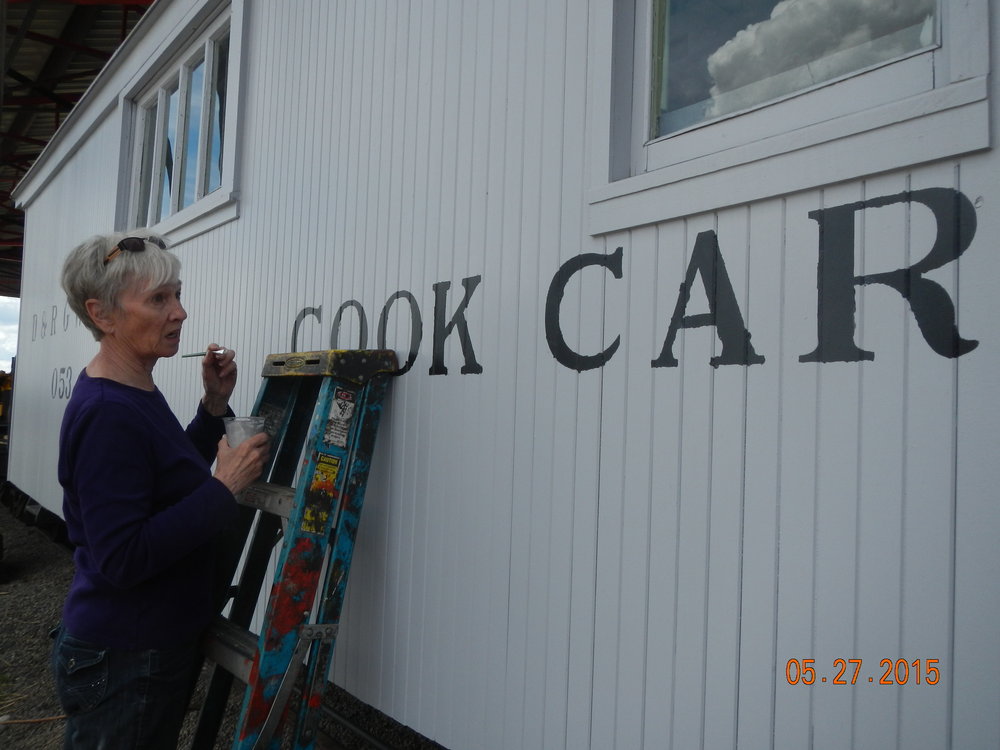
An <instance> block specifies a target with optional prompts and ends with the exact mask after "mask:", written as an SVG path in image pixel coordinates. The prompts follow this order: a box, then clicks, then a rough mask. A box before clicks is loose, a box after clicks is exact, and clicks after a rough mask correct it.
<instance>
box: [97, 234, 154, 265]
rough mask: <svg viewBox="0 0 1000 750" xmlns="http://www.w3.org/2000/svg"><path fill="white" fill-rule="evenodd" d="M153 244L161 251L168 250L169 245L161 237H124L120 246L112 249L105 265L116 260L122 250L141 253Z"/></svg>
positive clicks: (119, 242) (119, 243)
mask: <svg viewBox="0 0 1000 750" xmlns="http://www.w3.org/2000/svg"><path fill="white" fill-rule="evenodd" d="M147 242H152V243H153V244H154V245H156V246H157V247H158V248H160V250H166V249H167V243H165V242H164V241H163V240H161V239H160V238H159V237H123V238H122V239H120V240H118V244H117V245H115V246H114V247H113V248H111V252H110V253H108V254H107V256H105V258H104V265H108V263H110V262H111V261H112V260H114V259H115V258H116V257H117V256H118V255H119V254H121V251H122V250H127V251H128V252H130V253H141V252H142V251H143V250H145V249H146V243H147Z"/></svg>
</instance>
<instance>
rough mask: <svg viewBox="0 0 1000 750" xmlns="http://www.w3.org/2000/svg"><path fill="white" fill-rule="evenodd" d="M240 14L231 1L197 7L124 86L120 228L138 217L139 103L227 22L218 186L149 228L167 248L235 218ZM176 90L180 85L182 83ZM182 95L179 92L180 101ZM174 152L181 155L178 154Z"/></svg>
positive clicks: (236, 1)
mask: <svg viewBox="0 0 1000 750" xmlns="http://www.w3.org/2000/svg"><path fill="white" fill-rule="evenodd" d="M244 14H245V0H231V2H227V1H226V0H206V1H204V2H199V3H196V4H195V6H194V7H192V8H191V10H190V12H189V13H188V14H187V15H186V16H185V18H184V19H183V21H182V22H181V23H179V24H178V25H177V26H176V27H175V33H174V34H171V36H170V38H169V39H166V40H164V42H163V43H162V44H161V46H160V48H159V49H157V51H156V53H155V54H154V55H152V56H150V58H149V59H148V60H147V62H146V63H145V64H144V65H143V66H142V67H141V68H140V69H139V70H138V71H137V72H136V73H135V75H134V76H133V77H132V79H131V80H130V81H129V83H128V85H127V86H125V87H124V90H123V91H122V94H121V97H120V99H119V105H120V107H121V111H122V112H123V131H124V133H125V134H126V137H125V138H124V139H123V142H124V143H125V144H126V145H125V148H126V151H125V153H126V155H127V157H128V158H126V159H123V169H122V177H123V179H122V180H121V181H120V185H121V189H122V191H123V192H122V196H121V200H120V201H119V217H118V221H117V224H118V225H119V227H120V228H122V229H125V228H131V227H133V226H134V225H135V223H136V217H137V216H138V215H139V206H138V193H139V184H140V170H141V165H142V146H143V144H142V137H141V134H140V133H138V132H137V126H139V125H140V123H141V113H140V102H141V101H143V96H144V95H146V99H147V100H148V93H149V91H150V88H151V87H152V86H153V85H155V84H156V83H157V82H158V81H160V80H162V79H164V78H166V77H168V76H169V75H170V73H171V72H172V71H174V70H180V68H181V66H182V65H189V63H190V61H191V59H193V58H194V57H197V56H198V55H197V53H195V52H194V50H193V45H194V44H195V43H194V42H192V39H193V38H194V39H204V38H205V36H206V35H212V34H216V33H217V31H218V29H219V28H220V26H221V25H223V24H225V23H226V21H225V19H226V18H228V27H229V62H228V70H227V82H226V87H227V88H226V114H225V124H224V127H225V138H224V139H223V150H222V163H223V165H224V168H223V173H222V181H221V184H220V186H219V187H218V188H217V189H216V190H214V191H212V192H211V193H209V194H207V195H205V196H204V197H202V198H200V199H198V200H196V201H195V202H194V203H192V204H191V205H189V206H187V207H185V208H182V209H180V210H176V211H175V212H174V213H171V214H170V215H169V216H166V217H164V218H162V219H161V220H160V221H159V222H157V223H156V224H153V225H151V226H150V229H153V230H155V231H156V232H157V233H158V234H161V235H164V236H166V237H168V238H169V239H170V241H171V243H172V244H174V245H176V244H178V243H180V242H183V241H185V240H188V239H191V238H192V237H196V236H197V235H199V234H202V233H204V232H207V231H210V230H211V229H214V228H215V227H218V226H221V225H222V224H225V223H226V222H229V221H232V220H234V219H236V218H238V217H239V176H240V164H239V162H238V160H237V155H238V153H239V141H240V137H241V128H240V116H239V114H240V111H241V100H242V79H243V75H242V69H243V54H242V53H243V39H244V33H245V27H246V24H245V20H244ZM185 58H187V59H185ZM182 79H183V77H182ZM180 85H181V86H183V80H182V81H181V84H180ZM208 89H209V86H207V85H206V86H205V90H206V91H207V90H208ZM183 94H184V92H183V91H182V92H181V96H183ZM161 99H162V97H161ZM178 99H180V97H179V98H178ZM163 104H164V102H163V101H160V103H159V105H158V106H159V107H162V106H163ZM201 131H202V132H200V133H199V139H205V138H207V137H208V133H207V118H203V122H202V128H201ZM178 138H179V139H180V140H183V138H186V133H184V135H181V131H180V130H178ZM159 148H160V139H157V142H156V150H157V151H159ZM178 152H179V153H183V151H181V150H180V149H178ZM153 158H154V160H158V159H160V158H162V156H161V155H157V154H154V156H153ZM199 172H201V170H199ZM197 179H198V181H199V185H202V184H203V183H202V180H203V179H204V178H203V176H202V175H200V174H199V176H198V177H197ZM159 190H160V185H159V181H154V182H153V184H152V185H151V191H150V192H151V193H152V194H154V195H159ZM175 203H176V200H175ZM174 208H176V205H175V206H174Z"/></svg>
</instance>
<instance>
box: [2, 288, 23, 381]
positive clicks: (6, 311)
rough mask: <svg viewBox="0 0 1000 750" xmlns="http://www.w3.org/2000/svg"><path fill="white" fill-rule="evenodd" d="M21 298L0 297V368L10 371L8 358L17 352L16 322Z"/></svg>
mask: <svg viewBox="0 0 1000 750" xmlns="http://www.w3.org/2000/svg"><path fill="white" fill-rule="evenodd" d="M20 311H21V300H19V299H16V298H14V297H0V370H3V371H4V372H10V360H11V357H13V356H14V355H15V354H17V323H18V318H19V317H20Z"/></svg>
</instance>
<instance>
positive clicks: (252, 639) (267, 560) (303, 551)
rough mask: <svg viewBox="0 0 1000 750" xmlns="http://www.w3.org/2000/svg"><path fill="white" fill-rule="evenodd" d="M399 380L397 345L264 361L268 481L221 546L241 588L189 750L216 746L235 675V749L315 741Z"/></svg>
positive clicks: (215, 630)
mask: <svg viewBox="0 0 1000 750" xmlns="http://www.w3.org/2000/svg"><path fill="white" fill-rule="evenodd" d="M396 372H397V362H396V355H395V353H394V352H393V351H391V350H328V351H318V352H295V353H290V354H271V355H268V356H267V357H266V359H265V362H264V367H263V370H262V383H261V387H260V391H259V392H258V395H257V399H256V402H255V404H254V407H253V410H252V414H254V415H256V416H262V417H264V419H265V425H266V427H265V429H266V431H267V432H268V434H269V435H270V439H271V453H270V459H269V462H268V465H267V467H266V469H265V472H264V475H263V476H262V478H261V480H260V481H258V482H256V483H254V484H253V485H252V486H251V487H249V488H248V489H247V490H245V491H244V492H243V493H241V495H240V497H238V498H237V499H238V501H239V504H240V512H239V518H238V521H237V523H236V524H235V525H234V527H233V528H232V529H231V530H230V531H229V532H227V534H226V537H225V539H224V541H223V543H222V544H221V547H222V549H221V554H220V558H221V561H220V563H219V566H218V568H219V569H218V572H217V578H218V579H219V580H220V581H222V582H226V583H227V584H228V582H229V581H232V584H231V585H225V586H221V585H220V586H219V587H218V595H217V601H218V603H219V604H220V608H222V606H223V605H225V606H226V609H225V610H224V611H225V612H226V614H225V616H220V617H219V618H218V619H217V621H216V622H215V623H214V624H213V626H212V627H211V628H210V629H209V632H208V634H207V636H206V639H205V655H206V660H207V666H208V671H209V673H210V678H209V682H208V687H207V689H206V694H205V698H204V702H203V704H202V707H201V711H200V715H199V719H198V725H197V728H196V730H195V735H194V739H193V741H192V744H191V749H192V750H209V749H210V748H213V747H216V744H215V743H216V740H217V737H218V734H219V728H220V726H221V724H222V721H223V716H224V714H225V711H226V706H227V704H228V702H229V693H230V690H231V688H232V687H233V680H234V678H235V679H236V680H238V681H239V682H240V683H242V684H243V685H244V686H245V687H244V693H243V700H242V706H241V709H240V714H239V719H238V721H237V724H236V729H235V734H234V738H233V743H232V748H233V750H249V749H250V748H279V747H293V748H295V749H296V750H309V749H311V748H313V747H315V743H316V737H317V729H318V725H319V718H320V717H319V710H318V709H319V708H320V705H321V702H322V698H323V692H324V689H325V686H326V680H327V674H328V672H329V670H330V666H331V663H332V659H333V650H334V645H335V644H336V639H337V631H338V628H339V624H340V615H341V609H342V607H343V603H344V596H345V593H346V587H347V579H348V574H349V572H350V567H351V560H352V557H353V552H354V542H355V538H356V535H357V530H358V523H359V521H360V517H361V510H362V506H363V503H364V497H365V490H366V488H367V484H368V477H369V470H370V467H371V463H372V455H373V452H374V448H375V439H376V434H377V431H378V425H379V422H380V419H381V415H382V411H383V405H384V401H385V396H386V393H387V391H388V387H389V383H390V381H391V379H392V378H391V376H392V375H394V374H395V373H396ZM267 580H269V581H270V589H269V591H267V592H266V594H267V596H266V605H265V604H264V593H265V592H264V591H262V587H263V586H264V585H265V581H267ZM261 609H263V614H262V615H261V614H260V611H261ZM255 613H256V614H255ZM255 623H256V624H257V625H258V626H257V627H255V628H253V629H251V626H252V625H254V624H255ZM255 631H256V632H255Z"/></svg>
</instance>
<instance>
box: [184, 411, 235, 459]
mask: <svg viewBox="0 0 1000 750" xmlns="http://www.w3.org/2000/svg"><path fill="white" fill-rule="evenodd" d="M232 416H235V415H234V413H233V410H232V409H230V408H229V407H226V413H225V414H223V415H222V416H221V417H216V416H213V415H212V414H209V413H208V409H206V408H205V406H204V404H202V403H201V402H200V401H199V402H198V409H197V411H196V412H195V415H194V419H192V420H191V423H190V424H188V426H187V430H186V432H187V434H188V437H189V438H191V442H192V443H194V446H195V448H197V449H198V452H199V453H200V454H201V457H202V458H204V459H205V461H206V462H207V463H209V464H211V463H212V462H213V461H215V456H216V453H218V450H219V440H221V439H222V436H223V435H225V434H226V427H225V424H224V423H223V421H222V420H223V419H224V418H225V417H232Z"/></svg>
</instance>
